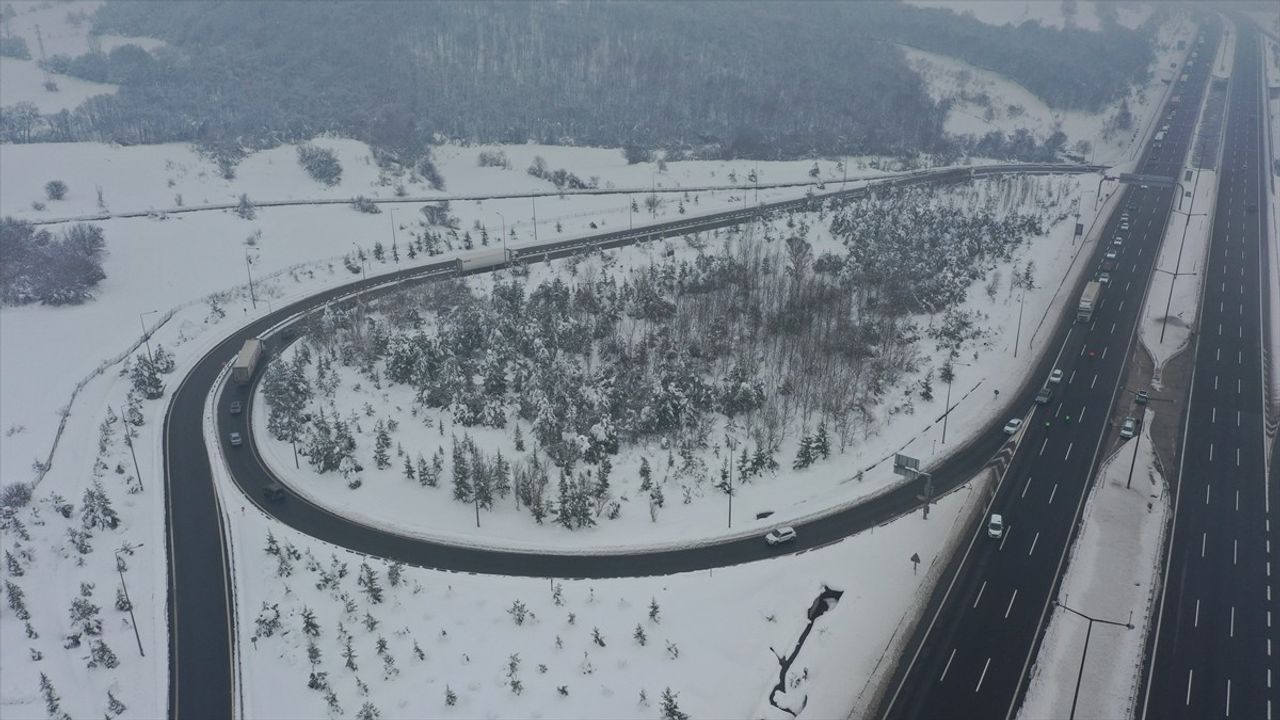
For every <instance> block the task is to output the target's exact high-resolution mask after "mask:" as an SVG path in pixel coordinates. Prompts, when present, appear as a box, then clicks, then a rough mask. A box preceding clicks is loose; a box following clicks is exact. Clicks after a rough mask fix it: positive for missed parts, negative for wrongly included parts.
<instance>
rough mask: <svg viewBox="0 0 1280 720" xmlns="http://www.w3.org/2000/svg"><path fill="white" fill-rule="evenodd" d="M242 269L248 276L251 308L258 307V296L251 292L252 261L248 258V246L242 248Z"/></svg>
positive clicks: (255, 308)
mask: <svg viewBox="0 0 1280 720" xmlns="http://www.w3.org/2000/svg"><path fill="white" fill-rule="evenodd" d="M244 271H245V274H247V275H248V276H249V300H250V302H252V303H253V309H254V310H257V309H258V296H257V295H256V294H255V293H254V292H253V262H252V261H251V260H249V248H245V249H244Z"/></svg>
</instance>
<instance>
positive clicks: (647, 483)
mask: <svg viewBox="0 0 1280 720" xmlns="http://www.w3.org/2000/svg"><path fill="white" fill-rule="evenodd" d="M652 487H653V471H652V470H651V469H650V468H649V458H647V457H642V458H640V492H649V489H650V488H652Z"/></svg>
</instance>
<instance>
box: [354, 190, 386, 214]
mask: <svg viewBox="0 0 1280 720" xmlns="http://www.w3.org/2000/svg"><path fill="white" fill-rule="evenodd" d="M351 207H353V208H355V209H356V210H359V211H360V212H362V213H369V214H370V215H377V214H378V213H380V212H382V208H380V207H378V204H377V203H375V202H374V201H372V200H370V199H369V198H367V197H365V196H363V195H357V196H356V199H355V200H352V201H351Z"/></svg>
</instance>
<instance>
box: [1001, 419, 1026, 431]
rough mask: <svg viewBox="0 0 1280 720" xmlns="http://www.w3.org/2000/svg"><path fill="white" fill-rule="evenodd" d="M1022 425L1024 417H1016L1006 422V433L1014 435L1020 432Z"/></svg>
mask: <svg viewBox="0 0 1280 720" xmlns="http://www.w3.org/2000/svg"><path fill="white" fill-rule="evenodd" d="M1020 427H1022V418H1014V419H1012V420H1010V421H1009V422H1007V423H1005V424H1004V434H1005V435H1012V434H1014V433H1016V432H1018V428H1020Z"/></svg>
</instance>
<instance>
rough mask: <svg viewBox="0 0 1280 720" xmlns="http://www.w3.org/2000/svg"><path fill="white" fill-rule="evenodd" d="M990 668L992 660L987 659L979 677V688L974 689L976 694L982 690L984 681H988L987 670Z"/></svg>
mask: <svg viewBox="0 0 1280 720" xmlns="http://www.w3.org/2000/svg"><path fill="white" fill-rule="evenodd" d="M989 667H991V658H987V661H986V662H985V663H983V664H982V674H981V675H979V676H978V686H977V687H975V688H974V689H973V691H974V692H978V691H979V690H981V689H982V681H983V680H985V679H986V677H987V668H989Z"/></svg>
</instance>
